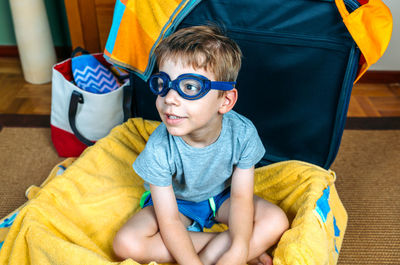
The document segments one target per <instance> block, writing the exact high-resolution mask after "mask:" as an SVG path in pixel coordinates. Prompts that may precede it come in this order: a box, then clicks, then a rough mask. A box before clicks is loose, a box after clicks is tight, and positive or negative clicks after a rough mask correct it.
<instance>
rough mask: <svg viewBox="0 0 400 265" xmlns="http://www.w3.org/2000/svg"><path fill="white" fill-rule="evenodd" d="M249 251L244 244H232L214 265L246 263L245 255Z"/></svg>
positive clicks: (240, 264)
mask: <svg viewBox="0 0 400 265" xmlns="http://www.w3.org/2000/svg"><path fill="white" fill-rule="evenodd" d="M248 253H249V249H248V246H246V244H235V245H232V246H231V247H230V248H229V249H228V251H227V252H225V253H224V254H223V255H222V256H221V258H220V259H219V260H218V262H217V263H216V265H227V264H229V265H235V264H237V265H243V264H247V256H248Z"/></svg>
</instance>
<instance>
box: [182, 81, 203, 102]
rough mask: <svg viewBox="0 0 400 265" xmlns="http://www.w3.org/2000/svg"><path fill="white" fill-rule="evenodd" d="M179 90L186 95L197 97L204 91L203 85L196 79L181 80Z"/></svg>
mask: <svg viewBox="0 0 400 265" xmlns="http://www.w3.org/2000/svg"><path fill="white" fill-rule="evenodd" d="M179 88H180V89H181V91H182V92H183V93H184V94H185V95H187V96H190V97H195V96H197V95H199V94H200V92H201V91H202V84H201V82H200V81H199V80H196V79H189V78H188V79H182V80H179Z"/></svg>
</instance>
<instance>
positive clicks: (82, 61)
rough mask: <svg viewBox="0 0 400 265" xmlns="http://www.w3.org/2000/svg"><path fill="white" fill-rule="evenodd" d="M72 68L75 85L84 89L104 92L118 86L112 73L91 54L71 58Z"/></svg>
mask: <svg viewBox="0 0 400 265" xmlns="http://www.w3.org/2000/svg"><path fill="white" fill-rule="evenodd" d="M72 68H73V75H74V80H75V83H76V85H77V86H78V87H79V88H81V89H83V90H85V91H88V92H91V93H96V94H105V93H108V92H111V91H113V90H115V89H117V88H118V87H119V83H118V81H117V79H116V78H115V76H114V75H113V73H112V72H111V71H110V70H108V69H107V68H106V67H105V66H103V65H102V64H101V63H100V62H99V61H98V60H97V59H96V58H95V57H93V56H92V55H81V56H79V57H75V58H73V61H72Z"/></svg>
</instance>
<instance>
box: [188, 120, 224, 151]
mask: <svg viewBox="0 0 400 265" xmlns="http://www.w3.org/2000/svg"><path fill="white" fill-rule="evenodd" d="M222 119H223V115H220V117H219V119H218V120H217V122H216V123H215V124H214V125H211V126H208V127H206V128H202V129H201V130H198V131H196V132H193V133H191V134H189V135H184V136H181V138H182V140H183V141H185V143H187V144H188V145H190V146H192V147H197V148H202V147H206V146H209V145H211V144H213V143H215V142H216V141H217V140H218V138H219V136H220V134H221V131H222Z"/></svg>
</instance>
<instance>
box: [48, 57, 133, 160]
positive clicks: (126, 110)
mask: <svg viewBox="0 0 400 265" xmlns="http://www.w3.org/2000/svg"><path fill="white" fill-rule="evenodd" d="M93 56H94V57H95V58H96V59H98V60H99V61H100V62H101V63H102V64H103V65H105V66H107V67H109V66H111V65H110V64H109V63H108V62H107V61H106V60H105V59H104V57H103V54H102V53H97V54H93ZM71 61H72V60H71V58H69V59H67V60H65V61H63V62H61V63H58V64H56V65H54V66H53V70H52V71H53V77H52V97H51V98H52V102H51V122H50V123H51V138H52V142H53V145H54V147H55V149H56V150H57V152H58V155H59V156H62V157H77V156H79V155H80V154H81V153H82V151H83V150H84V149H85V148H86V147H88V146H90V145H93V144H94V143H95V142H96V141H97V140H99V139H101V138H103V137H104V136H106V135H107V134H108V133H109V132H110V130H111V129H112V128H114V127H115V126H116V125H118V124H121V123H122V122H124V121H126V120H127V119H128V118H130V116H131V111H130V109H131V102H132V96H131V94H132V93H131V86H130V85H129V82H126V83H125V84H123V85H122V86H120V87H119V88H118V89H116V90H114V91H112V92H109V93H106V94H94V93H91V92H87V91H84V90H82V89H80V88H79V87H77V86H76V85H75V84H74V82H73V75H72V70H71Z"/></svg>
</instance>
